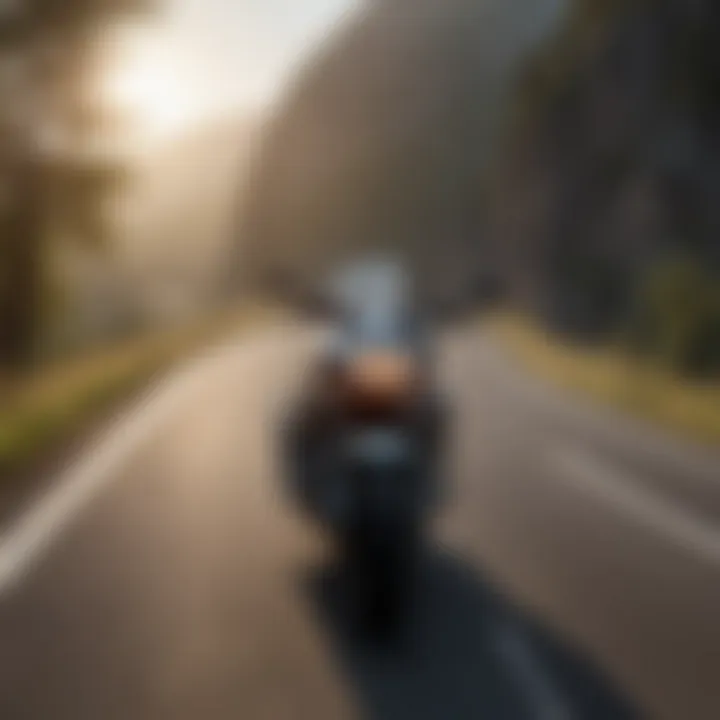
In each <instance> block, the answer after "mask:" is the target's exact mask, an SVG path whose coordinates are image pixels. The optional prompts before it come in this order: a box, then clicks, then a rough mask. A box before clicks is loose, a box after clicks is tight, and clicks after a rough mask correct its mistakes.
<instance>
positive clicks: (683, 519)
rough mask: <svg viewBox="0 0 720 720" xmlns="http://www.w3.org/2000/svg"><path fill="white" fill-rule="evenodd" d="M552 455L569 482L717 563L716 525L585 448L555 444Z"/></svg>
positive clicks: (718, 541) (719, 555) (719, 559)
mask: <svg viewBox="0 0 720 720" xmlns="http://www.w3.org/2000/svg"><path fill="white" fill-rule="evenodd" d="M551 459H552V460H553V463H554V465H556V466H557V467H558V468H559V469H560V470H561V471H562V477H563V479H564V480H565V481H566V482H567V484H568V485H571V486H573V487H574V488H578V489H581V490H583V491H585V492H589V493H591V494H593V495H594V496H595V497H596V498H598V499H600V500H603V501H605V502H607V503H610V504H612V505H614V506H615V507H617V508H619V509H620V510H622V511H623V512H625V513H626V514H627V515H631V516H632V517H633V519H634V520H636V521H638V522H641V523H642V524H644V525H645V526H646V527H647V528H649V529H651V530H653V531H655V532H657V533H660V534H661V535H664V536H666V537H668V538H672V540H673V541H674V542H675V543H677V544H678V545H680V546H682V547H683V548H685V549H686V550H688V551H690V552H691V553H693V554H694V555H696V556H698V557H700V558H703V559H704V560H706V561H709V562H711V563H713V564H717V563H720V528H719V527H718V526H716V525H713V524H711V523H709V522H707V521H704V520H702V519H700V518H698V517H695V516H694V515H692V514H691V513H689V512H688V511H686V510H683V509H682V508H681V507H679V506H678V505H676V504H674V503H672V502H671V501H669V500H666V499H664V498H663V497H662V496H661V495H659V494H655V493H652V492H651V491H648V490H644V489H643V488H642V485H641V484H640V483H639V482H638V481H637V480H635V479H633V478H632V477H631V476H629V475H628V474H626V473H623V472H622V471H621V470H619V469H618V468H616V467H613V466H612V465H610V464H608V463H605V462H600V461H599V460H597V459H596V458H594V457H593V456H592V455H591V454H590V453H588V452H586V451H581V450H578V449H577V448H570V447H564V448H558V449H557V450H556V451H554V452H553V453H552V455H551Z"/></svg>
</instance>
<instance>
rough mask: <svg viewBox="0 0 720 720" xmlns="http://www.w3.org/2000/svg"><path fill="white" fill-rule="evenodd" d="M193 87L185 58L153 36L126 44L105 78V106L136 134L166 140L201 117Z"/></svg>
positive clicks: (132, 39)
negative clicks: (127, 121) (126, 123)
mask: <svg viewBox="0 0 720 720" xmlns="http://www.w3.org/2000/svg"><path fill="white" fill-rule="evenodd" d="M192 85H193V84H192V82H191V81H190V77H189V73H188V71H187V69H186V67H184V63H182V62H181V58H180V57H178V56H177V55H176V54H175V53H173V52H171V51H170V49H169V48H168V47H165V46H164V45H163V44H162V39H161V38H159V37H153V36H152V35H144V34H136V35H134V36H131V37H130V39H129V40H125V41H123V42H122V43H121V44H120V45H119V47H118V51H117V52H116V53H114V58H113V61H112V63H111V66H110V70H109V72H108V73H107V76H106V81H105V94H106V96H107V101H108V103H109V104H111V105H112V106H113V107H115V108H116V109H117V110H119V111H120V113H122V115H123V116H125V117H127V118H128V119H129V121H130V126H131V127H130V130H131V132H132V134H133V135H135V136H139V137H140V138H142V139H144V140H147V141H154V140H162V139H165V138H166V137H168V136H171V135H173V134H175V133H177V132H178V131H181V130H183V129H184V128H185V127H186V126H188V125H190V124H191V123H192V122H193V120H195V119H196V117H197V115H198V114H199V110H200V108H199V102H198V99H197V98H196V97H193V95H192Z"/></svg>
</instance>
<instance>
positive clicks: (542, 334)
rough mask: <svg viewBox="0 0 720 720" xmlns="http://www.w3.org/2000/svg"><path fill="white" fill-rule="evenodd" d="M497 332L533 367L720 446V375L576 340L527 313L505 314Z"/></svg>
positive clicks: (573, 387) (549, 377)
mask: <svg viewBox="0 0 720 720" xmlns="http://www.w3.org/2000/svg"><path fill="white" fill-rule="evenodd" d="M497 331H498V332H499V334H500V336H501V338H502V339H503V341H504V342H505V343H506V344H507V346H508V347H509V348H510V349H511V351H513V352H514V353H515V354H516V356H517V357H518V358H519V359H520V361H521V362H522V363H523V364H524V365H525V366H526V367H527V368H528V369H529V370H530V371H532V372H534V373H537V374H539V375H541V376H542V377H544V378H546V379H547V380H549V381H551V382H553V383H554V384H556V385H558V386H560V387H563V388H567V389H569V390H573V391H578V392H581V393H585V394H587V395H589V396H591V397H593V398H594V399H595V400H598V401H600V402H602V403H605V404H607V405H610V406H613V407H616V408H619V409H621V410H624V411H627V412H629V413H631V414H633V415H636V416H638V417H641V418H643V419H645V420H648V421H650V422H651V423H655V424H657V425H660V426H663V427H665V428H667V429H669V430H671V431H674V432H677V433H678V434H680V435H684V436H686V437H688V438H691V439H693V440H698V441H701V442H704V443H710V444H718V445H720V378H718V377H715V378H712V377H707V378H703V379H701V378H699V377H695V378H691V377H689V376H687V375H682V374H681V373H679V372H678V371H677V370H676V369H673V367H672V366H671V365H670V364H668V363H667V362H663V361H661V360H657V359H654V360H653V359H650V357H648V356H643V355H639V354H638V353H636V352H632V351H629V350H628V349H627V347H626V346H624V345H623V343H622V342H621V341H619V342H617V343H616V344H611V345H604V346H588V345H586V344H585V345H583V344H577V343H572V342H570V341H568V340H567V339H566V338H561V336H559V335H557V334H553V333H552V332H550V331H547V330H543V329H541V326H540V325H539V324H537V323H535V322H533V321H532V320H530V319H528V317H527V316H519V315H504V316H502V317H500V318H498V320H497Z"/></svg>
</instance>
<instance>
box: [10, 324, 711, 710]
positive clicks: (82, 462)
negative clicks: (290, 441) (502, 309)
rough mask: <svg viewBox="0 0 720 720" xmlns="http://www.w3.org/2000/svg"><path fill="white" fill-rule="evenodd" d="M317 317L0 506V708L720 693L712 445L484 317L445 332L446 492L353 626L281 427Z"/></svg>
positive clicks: (513, 701) (645, 702)
mask: <svg viewBox="0 0 720 720" xmlns="http://www.w3.org/2000/svg"><path fill="white" fill-rule="evenodd" d="M315 343H316V334H315V333H311V332H309V331H301V330H300V329H298V328H296V327H292V326H287V327H279V328H272V329H268V330H266V331H264V332H262V333H259V334H258V335H256V336H254V337H251V338H244V339H239V340H237V341H236V342H233V343H228V344H227V345H225V346H223V347H219V348H217V349H214V350H213V351H211V352H209V353H208V354H207V355H205V356H203V357H201V358H198V359H197V360H196V361H194V362H193V363H191V364H190V365H188V367H186V368H184V369H182V370H181V371H179V372H178V373H176V374H175V375H173V376H172V377H170V378H168V379H167V380H165V381H164V383H163V384H162V385H161V386H159V387H158V388H157V389H156V390H155V391H154V392H153V393H152V394H151V395H150V396H148V398H147V399H146V400H145V401H144V402H142V403H140V404H139V405H138V406H137V408H136V409H134V410H132V411H130V412H129V413H127V414H125V415H124V416H123V417H121V418H119V419H118V421H117V422H116V423H115V424H114V425H113V426H112V427H111V428H110V429H109V430H108V432H107V434H106V435H105V436H104V437H103V438H102V439H101V441H100V443H99V444H98V445H97V446H95V447H93V448H90V449H88V450H87V452H86V454H85V455H84V456H83V457H80V458H78V461H77V463H76V464H74V465H73V466H72V467H68V468H66V469H64V470H60V471H58V476H57V478H56V479H54V480H53V483H52V484H51V489H50V491H49V492H48V493H47V494H46V495H44V496H42V497H40V498H37V499H36V500H35V501H34V502H32V503H30V504H29V505H28V507H27V508H25V509H24V511H23V512H22V513H21V514H20V515H18V517H17V518H16V520H15V521H14V523H13V524H11V525H9V526H8V527H7V528H6V530H5V532H4V534H2V535H1V536H0V718H2V720H115V719H118V720H165V719H166V718H167V719H168V720H185V719H187V720H190V719H191V718H192V719H193V720H195V719H202V720H214V719H218V720H255V719H262V718H267V719H268V720H284V719H285V718H308V719H318V720H321V719H324V718H328V719H330V718H331V719H337V718H345V717H348V718H355V717H357V718H364V717H367V718H379V719H380V720H386V719H388V720H389V719H390V718H398V719H399V720H404V719H405V718H408V719H409V718H414V719H416V720H425V719H429V718H437V719H438V720H440V719H442V720H452V719H454V718H458V719H459V720H463V719H464V718H480V717H485V718H499V719H501V720H505V719H508V720H514V719H515V718H517V719H518V720H520V719H521V718H537V719H539V720H565V719H572V718H623V717H633V716H634V714H633V712H632V711H631V710H630V708H629V707H628V704H627V703H626V702H623V700H621V699H620V698H621V697H623V698H625V699H628V698H629V699H631V701H632V704H633V705H635V706H636V708H639V710H640V712H641V713H642V714H643V715H646V716H649V717H658V718H677V719H678V720H704V719H705V718H707V719H708V720H710V719H713V718H718V717H720V685H719V684H718V680H719V679H720V619H719V617H720V528H718V520H719V518H720V487H718V483H720V469H719V468H720V465H719V464H718V462H717V460H718V459H717V457H712V456H710V454H709V453H702V452H701V451H699V450H697V449H695V450H692V451H691V450H690V449H688V448H681V447H680V446H679V444H678V443H675V442H670V441H668V440H667V439H665V438H663V437H661V436H660V435H659V434H658V433H655V432H650V431H648V430H645V429H643V428H640V427H637V426H636V425H635V424H634V423H631V422H630V421H628V420H625V419H620V418H617V417H615V416H613V415H611V414H610V413H607V412H602V411H600V410H597V409H593V408H589V407H585V406H584V405H582V404H580V403H579V402H578V401H576V400H571V399H569V398H565V397H562V396H561V395H560V394H559V393H557V392H556V391H553V390H550V389H549V388H546V387H544V386H542V385H541V384H539V383H537V382H536V381H533V380H530V379H529V378H527V377H525V376H524V375H523V373H521V372H520V371H519V370H518V369H517V368H516V367H515V366H514V365H513V363H512V362H511V361H510V360H509V358H507V357H505V356H504V354H503V353H502V352H501V351H500V350H499V349H498V348H497V347H496V346H495V345H494V344H493V342H492V341H491V340H490V339H489V338H488V337H487V336H486V335H485V334H484V332H482V331H481V330H468V331H466V332H462V333H457V334H456V335H454V336H453V337H451V338H449V339H447V341H446V342H445V343H444V344H443V362H442V365H443V367H442V375H443V382H444V383H445V385H446V386H447V390H448V392H449V394H450V396H451V398H452V402H453V407H454V411H455V412H454V421H453V422H454V428H453V449H452V454H451V461H450V467H449V468H448V473H447V479H448V484H449V493H448V498H447V503H446V507H445V509H444V511H443V513H442V516H441V517H440V518H439V521H438V524H437V528H436V529H435V543H434V547H433V548H431V549H430V550H429V551H428V553H427V557H426V560H425V562H424V569H423V574H422V580H421V590H422V593H421V595H420V600H419V603H418V606H417V608H416V610H415V612H414V615H413V623H412V630H411V632H410V636H409V638H408V640H407V643H406V645H405V646H404V647H400V648H397V649H395V650H393V651H388V650H383V649H379V648H376V647H371V646H367V645H365V644H364V643H362V642H360V641H358V640H357V639H356V638H353V636H351V635H350V634H348V632H347V629H346V628H345V627H344V625H343V621H342V614H341V613H340V612H339V611H338V607H339V600H338V598H339V591H338V586H337V581H336V579H335V578H334V576H333V573H332V565H331V562H330V551H329V548H328V547H327V546H326V544H325V543H324V542H323V540H322V538H320V537H319V536H318V535H317V534H316V532H315V531H314V529H313V528H311V527H309V526H307V525H306V524H305V523H303V522H302V521H301V520H300V519H299V518H298V517H296V516H295V515H294V513H293V511H292V509H291V508H289V507H288V505H287V503H286V501H285V500H284V498H283V496H282V493H281V482H280V478H279V477H278V458H277V457H276V453H275V452H274V444H273V443H274V432H273V431H274V428H275V425H276V421H277V418H278V417H279V415H280V414H281V413H282V409H283V407H284V405H285V403H286V402H287V401H288V398H289V397H290V396H291V394H292V392H293V389H294V388H297V387H298V384H299V383H301V382H302V375H303V370H304V368H305V367H307V363H308V358H309V357H310V356H311V354H312V350H313V347H314V345H315ZM508 598H512V602H510V601H509V600H508ZM581 656H582V658H583V659H582V660H581Z"/></svg>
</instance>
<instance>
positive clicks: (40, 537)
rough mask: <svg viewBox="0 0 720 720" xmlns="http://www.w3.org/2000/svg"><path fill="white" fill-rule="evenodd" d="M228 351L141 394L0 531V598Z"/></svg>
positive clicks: (231, 352)
mask: <svg viewBox="0 0 720 720" xmlns="http://www.w3.org/2000/svg"><path fill="white" fill-rule="evenodd" d="M260 345H261V343H259V342H257V341H255V342H253V343H252V344H248V345H243V346H242V349H243V350H244V351H245V352H244V354H243V357H248V356H249V353H248V351H250V350H252V351H256V350H258V349H259V346H260ZM229 355H232V356H233V367H235V363H237V362H240V358H238V357H237V347H236V346H235V347H230V348H228V347H227V346H224V347H219V348H217V351H216V352H211V353H210V354H209V355H206V356H205V357H204V358H198V359H197V360H196V361H195V362H193V363H192V364H191V365H190V366H188V367H186V368H184V369H181V370H179V371H177V372H176V373H174V374H172V375H170V376H169V377H168V378H167V379H166V380H165V381H164V382H163V383H161V385H160V386H159V387H158V388H157V389H156V390H155V391H154V392H153V393H152V394H151V395H150V396H148V397H147V398H146V399H145V401H144V403H143V405H142V407H140V408H138V409H137V410H135V411H134V412H130V413H129V414H127V415H125V416H123V417H122V418H121V419H120V420H119V421H118V422H117V423H116V424H115V425H114V426H113V427H111V428H110V429H109V430H108V432H107V433H106V434H105V435H104V437H102V438H101V439H100V440H99V442H98V443H97V444H96V445H95V446H94V447H93V448H92V449H91V450H89V451H88V452H87V453H86V454H85V455H83V456H82V457H81V458H80V459H79V460H78V462H77V464H75V465H73V466H71V467H70V468H69V469H68V470H66V471H65V472H64V473H63V474H62V475H61V476H60V477H59V478H58V479H57V481H56V482H55V483H54V484H53V486H52V487H51V488H50V489H49V490H48V492H47V493H46V494H45V495H44V496H42V497H41V499H40V500H39V501H38V503H37V504H36V505H35V506H34V507H32V508H31V509H30V510H29V511H28V512H27V514H26V515H24V516H22V517H21V518H20V519H19V520H18V521H17V522H16V523H15V525H13V526H11V527H10V528H9V530H8V531H7V532H5V533H4V534H3V535H2V536H0V598H1V597H2V595H3V594H4V593H5V592H7V591H8V590H10V589H11V588H12V587H14V586H16V585H17V584H18V583H19V582H20V581H21V580H22V579H23V577H25V575H26V573H27V572H28V571H29V570H30V569H31V567H32V565H33V563H34V562H36V561H37V560H38V559H39V558H40V557H41V556H42V554H43V553H44V552H45V551H47V550H48V549H49V548H50V547H51V546H52V544H53V542H54V541H55V540H56V539H57V537H58V536H59V535H60V534H61V533H62V532H63V530H65V528H66V527H67V526H68V525H69V524H70V523H71V522H72V520H73V519H74V518H75V517H77V515H78V514H79V513H80V512H81V511H82V510H83V508H84V507H86V506H87V504H88V503H89V502H90V500H92V498H93V497H94V496H95V495H96V494H97V493H98V492H99V491H100V490H101V489H102V488H103V487H105V486H106V485H108V484H109V483H110V482H111V481H112V480H113V479H114V477H115V476H116V474H117V471H118V469H119V468H120V467H122V464H123V462H124V461H126V459H127V458H128V457H129V456H130V455H132V454H133V453H134V452H136V451H137V450H139V449H140V448H141V447H142V445H143V443H144V442H147V441H149V440H150V439H151V438H152V433H153V432H154V431H155V430H156V429H157V428H158V427H160V426H161V425H162V423H163V422H164V421H166V420H167V419H168V418H169V417H172V416H173V414H174V413H176V412H177V411H179V410H180V409H181V407H182V406H183V405H185V404H187V401H188V398H189V397H192V395H193V393H194V392H196V391H197V390H199V389H200V388H201V387H202V384H203V383H206V382H207V381H208V377H212V376H213V365H215V364H216V363H217V366H218V368H219V369H220V368H222V366H223V363H226V362H227V357H228V356H229Z"/></svg>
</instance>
